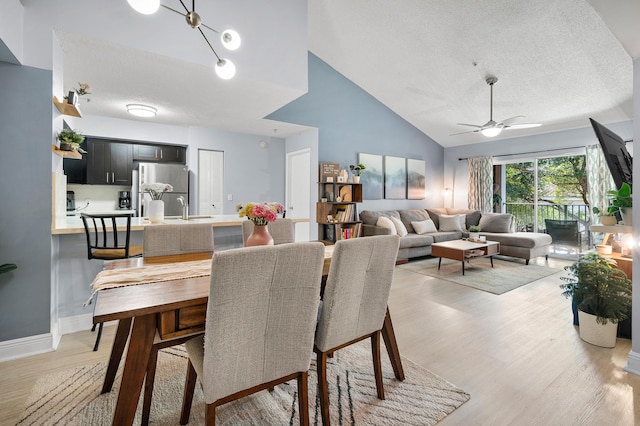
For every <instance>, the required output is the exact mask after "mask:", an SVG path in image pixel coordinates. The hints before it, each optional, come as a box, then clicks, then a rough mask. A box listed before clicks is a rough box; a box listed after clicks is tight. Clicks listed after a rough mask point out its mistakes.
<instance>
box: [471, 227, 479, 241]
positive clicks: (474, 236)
mask: <svg viewBox="0 0 640 426" xmlns="http://www.w3.org/2000/svg"><path fill="white" fill-rule="evenodd" d="M480 231H481V229H480V227H479V226H478V225H471V226H470V227H469V239H470V240H473V241H479V240H480Z"/></svg>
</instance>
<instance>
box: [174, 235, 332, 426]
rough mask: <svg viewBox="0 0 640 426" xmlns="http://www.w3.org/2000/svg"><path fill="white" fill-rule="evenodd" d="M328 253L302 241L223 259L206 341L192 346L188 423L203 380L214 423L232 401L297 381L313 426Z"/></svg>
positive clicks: (184, 419) (217, 258)
mask: <svg viewBox="0 0 640 426" xmlns="http://www.w3.org/2000/svg"><path fill="white" fill-rule="evenodd" d="M323 263H324V246H323V244H322V243H319V242H301V243H295V244H283V245H279V246H275V245H274V246H259V247H249V248H241V249H232V250H227V251H223V252H217V253H215V255H214V256H213V263H212V266H211V270H212V271H215V273H212V274H211V287H210V294H209V302H208V304H207V314H206V324H205V335H204V336H201V337H197V338H195V339H192V340H189V341H188V342H187V343H186V344H185V346H186V348H187V352H188V354H189V367H188V371H187V377H186V383H185V393H184V401H183V405H182V414H181V417H180V424H183V425H184V424H187V423H188V421H189V415H190V412H191V402H192V399H193V393H194V390H195V385H196V380H197V379H199V381H200V383H201V384H202V388H203V390H204V399H205V403H206V404H207V407H206V422H207V424H209V425H213V424H215V416H216V408H217V407H218V406H220V405H223V404H226V403H227V402H230V401H233V400H236V399H239V398H242V397H244V396H247V395H250V394H253V393H255V392H258V391H260V390H264V389H271V388H273V387H274V386H275V385H277V384H280V383H284V382H286V381H289V380H293V379H297V383H298V395H299V397H298V409H299V412H300V424H301V425H308V424H309V411H308V389H307V374H308V370H309V367H310V365H311V355H312V354H313V336H314V330H315V324H316V321H317V312H318V303H319V299H320V282H321V280H322V265H323Z"/></svg>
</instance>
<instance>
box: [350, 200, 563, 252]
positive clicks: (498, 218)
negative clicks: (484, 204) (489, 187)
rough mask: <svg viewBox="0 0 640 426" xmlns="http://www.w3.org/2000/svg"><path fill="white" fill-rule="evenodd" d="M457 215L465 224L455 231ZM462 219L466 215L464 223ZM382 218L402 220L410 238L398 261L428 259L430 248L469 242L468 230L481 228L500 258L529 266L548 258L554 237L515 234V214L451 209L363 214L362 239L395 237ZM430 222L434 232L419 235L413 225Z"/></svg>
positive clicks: (402, 240)
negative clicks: (445, 242) (538, 260)
mask: <svg viewBox="0 0 640 426" xmlns="http://www.w3.org/2000/svg"><path fill="white" fill-rule="evenodd" d="M455 215H458V216H459V220H460V222H462V221H464V226H462V224H460V225H461V226H460V227H459V229H453V228H456V227H455V226H454V227H451V226H450V225H451V223H452V221H454V220H455V219H452V217H453V216H455ZM460 215H464V220H463V219H462V218H461V217H460ZM381 216H384V217H386V218H389V219H391V218H395V219H396V220H399V221H400V222H401V223H402V225H404V228H405V229H406V231H407V235H405V236H402V237H401V238H400V249H399V251H398V258H399V259H410V258H414V257H420V256H429V255H431V244H433V243H434V242H442V241H450V240H458V239H460V238H466V237H468V236H469V233H468V231H467V230H468V229H469V227H470V226H472V225H480V226H481V228H482V231H481V232H480V235H481V236H485V237H486V238H487V240H489V241H497V242H499V243H500V254H501V255H505V256H511V257H517V258H520V259H524V260H525V261H526V263H527V264H529V260H530V259H533V258H536V257H539V256H547V254H548V253H549V247H550V245H551V237H550V236H549V235H548V234H543V233H537V232H515V219H514V216H513V215H512V214H509V213H504V214H498V213H481V212H480V211H478V210H468V209H451V208H430V209H411V210H387V211H371V210H364V211H362V212H361V213H360V220H362V222H363V225H362V235H363V236H365V237H366V236H371V235H387V234H391V233H393V232H392V229H391V228H389V227H385V226H381V224H380V222H379V218H380V217H381ZM441 219H442V224H441ZM427 220H431V221H432V222H433V225H435V232H425V233H423V234H418V233H417V232H416V230H415V229H414V227H413V225H412V222H424V221H427ZM383 221H384V220H383ZM385 222H388V221H385ZM382 225H384V224H382ZM433 225H430V226H433ZM431 231H433V229H431Z"/></svg>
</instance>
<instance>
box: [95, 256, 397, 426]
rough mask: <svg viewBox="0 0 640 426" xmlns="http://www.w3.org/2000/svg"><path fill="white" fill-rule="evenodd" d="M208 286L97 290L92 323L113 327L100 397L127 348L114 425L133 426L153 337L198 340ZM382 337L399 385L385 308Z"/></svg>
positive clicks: (203, 280) (139, 262)
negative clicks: (195, 337)
mask: <svg viewBox="0 0 640 426" xmlns="http://www.w3.org/2000/svg"><path fill="white" fill-rule="evenodd" d="M329 247H330V246H329ZM331 250H332V249H331V248H328V249H327V253H326V254H325V261H324V266H323V271H322V276H323V288H324V282H325V281H326V278H327V275H328V273H329V267H330V264H331ZM211 257H212V253H211V252H205V253H190V254H180V255H171V256H158V257H152V258H130V259H122V260H115V261H109V262H105V269H106V270H110V269H111V270H113V269H118V270H120V269H125V268H140V267H144V266H150V265H166V264H170V263H174V262H187V261H197V260H207V259H211ZM211 273H215V271H211ZM210 280H211V277H210V276H209V275H207V276H199V277H193V278H182V279H176V280H170V281H161V282H155V283H146V284H143V285H127V286H122V287H116V288H109V289H104V290H99V291H98V292H97V293H96V298H95V307H94V313H93V323H94V324H98V323H102V322H107V321H114V320H115V321H118V328H117V331H116V336H115V340H114V343H113V347H112V349H111V355H110V357H109V365H108V367H107V373H106V377H105V381H104V384H103V387H102V393H106V392H110V391H111V388H112V386H113V382H114V380H115V377H116V372H117V370H118V365H119V364H120V360H121V358H122V355H123V353H124V350H125V347H126V346H127V341H128V342H129V347H128V350H127V354H126V359H125V363H124V371H123V373H122V382H121V385H120V391H119V394H118V401H117V405H116V409H115V413H114V416H113V424H114V425H131V424H133V420H134V416H135V412H136V409H137V406H138V400H139V397H140V393H141V390H142V385H143V383H144V379H145V375H146V371H147V365H148V362H149V356H150V354H151V350H152V346H153V344H154V339H155V337H156V333H157V334H158V335H159V337H160V339H162V340H167V339H175V338H183V337H185V336H189V335H191V334H194V335H197V334H199V333H202V332H203V331H204V324H205V314H206V308H207V301H208V299H209V283H210ZM382 336H383V339H384V342H385V345H386V348H387V352H388V354H389V359H390V361H391V365H392V367H393V371H394V374H395V377H396V378H397V379H398V380H404V370H403V367H402V362H401V359H400V353H399V351H398V345H397V342H396V338H395V334H394V331H393V324H392V322H391V315H390V313H389V309H388V308H387V313H386V316H385V320H384V325H383V328H382ZM185 374H186V373H185Z"/></svg>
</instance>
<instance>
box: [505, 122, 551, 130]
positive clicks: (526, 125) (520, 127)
mask: <svg viewBox="0 0 640 426" xmlns="http://www.w3.org/2000/svg"><path fill="white" fill-rule="evenodd" d="M540 126H542V123H528V124H525V123H523V124H512V125H510V126H504V128H505V129H530V128H532V127H540Z"/></svg>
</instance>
